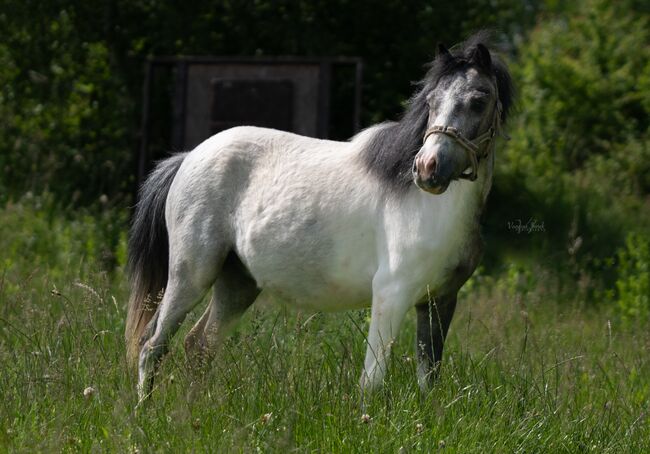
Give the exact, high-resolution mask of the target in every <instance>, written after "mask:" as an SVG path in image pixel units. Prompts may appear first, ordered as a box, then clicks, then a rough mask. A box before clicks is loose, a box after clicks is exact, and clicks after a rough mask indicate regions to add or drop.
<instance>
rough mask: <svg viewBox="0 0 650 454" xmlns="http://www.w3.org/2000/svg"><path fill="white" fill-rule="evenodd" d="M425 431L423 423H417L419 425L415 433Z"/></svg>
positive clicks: (416, 426)
mask: <svg viewBox="0 0 650 454" xmlns="http://www.w3.org/2000/svg"><path fill="white" fill-rule="evenodd" d="M423 430H424V426H423V425H422V424H421V423H417V424H416V425H415V431H416V432H417V433H422V431H423Z"/></svg>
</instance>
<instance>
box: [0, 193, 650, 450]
mask: <svg viewBox="0 0 650 454" xmlns="http://www.w3.org/2000/svg"><path fill="white" fill-rule="evenodd" d="M98 219H99V220H98ZM0 220H1V221H2V222H0V227H1V231H0V234H1V236H0V248H1V250H2V251H3V253H2V254H3V257H2V262H0V263H1V264H2V269H0V364H1V366H0V367H1V369H0V370H1V373H0V399H2V405H0V421H1V422H2V423H1V430H0V451H10V452H55V451H71V452H78V451H81V452H105V451H108V452H188V451H208V452H436V451H438V450H440V451H445V452H553V453H555V452H643V451H647V450H648V449H649V448H650V423H649V421H648V418H647V408H648V407H647V402H648V398H649V397H650V362H649V361H648V355H647V351H648V346H649V345H650V333H649V330H648V326H647V324H646V323H641V322H635V321H631V322H630V321H628V322H626V323H623V321H622V319H621V317H620V316H619V314H618V313H617V312H616V311H615V310H614V307H613V306H612V305H610V304H599V303H598V302H594V301H587V300H586V299H587V297H586V296H585V295H584V294H582V293H581V292H579V291H577V292H576V291H575V290H573V289H574V287H575V286H573V287H571V286H569V287H567V286H563V285H561V283H560V282H558V281H557V280H556V279H555V278H554V277H553V276H552V274H549V273H548V272H547V271H546V270H544V269H543V268H541V267H540V266H539V265H533V264H528V265H525V264H522V263H520V262H516V261H514V259H513V261H512V262H507V261H505V262H504V263H506V265H505V266H502V267H500V268H499V269H496V270H487V269H486V268H484V267H483V268H481V269H480V270H479V272H478V273H477V274H475V276H474V277H473V278H472V280H471V281H470V282H469V283H468V285H467V286H466V287H465V288H464V289H463V291H462V293H461V296H460V301H459V306H458V309H457V312H456V316H455V318H454V321H453V323H452V327H451V330H450V335H449V338H448V341H447V348H446V356H445V360H444V365H443V367H442V372H441V376H440V380H439V381H438V383H437V384H436V385H435V386H434V387H433V389H431V391H430V392H428V393H426V394H422V393H420V391H419V389H418V387H417V383H416V378H415V361H414V352H413V347H414V342H415V329H414V318H415V317H414V314H409V317H408V318H407V320H406V323H405V327H404V330H403V332H402V333H401V336H400V338H399V339H398V342H397V344H396V346H395V350H394V355H393V361H392V362H391V366H390V371H389V374H388V378H387V381H386V384H385V389H384V390H382V391H379V392H377V393H376V394H374V395H372V396H369V397H368V398H367V401H366V408H365V410H364V411H365V413H366V414H367V417H363V418H362V415H363V413H364V411H362V409H361V405H360V390H359V387H358V377H359V374H360V371H361V366H362V362H363V355H364V352H365V345H364V336H365V334H366V332H367V328H368V316H369V314H368V312H366V311H356V312H347V313H335V314H321V313H315V314H312V313H297V312H295V311H292V310H289V309H286V308H284V307H283V306H282V305H281V304H279V303H278V302H274V301H261V302H260V304H258V305H256V306H254V308H253V309H252V310H251V311H250V312H249V313H248V314H247V315H246V316H245V317H244V319H243V320H242V323H241V324H240V325H239V326H238V328H237V329H236V331H235V332H234V333H233V336H232V338H231V339H230V340H229V341H228V343H227V345H226V346H225V347H224V350H223V351H222V353H221V355H220V356H219V357H218V358H217V359H216V360H215V361H214V363H213V364H212V365H209V366H205V367H202V368H199V369H190V368H189V367H188V365H187V363H186V359H185V354H184V351H183V349H182V338H183V334H184V333H185V332H186V331H187V329H188V328H189V326H190V323H186V324H185V325H184V327H183V329H182V330H181V332H180V333H179V335H178V336H177V337H176V338H175V343H174V345H173V346H172V348H171V353H170V354H169V355H168V356H167V357H166V359H165V361H164V363H163V365H162V368H161V371H160V375H159V377H158V382H157V383H158V385H157V387H156V389H155V391H154V394H153V398H152V399H151V401H150V402H148V403H147V404H146V405H144V406H143V407H141V408H139V409H138V410H137V411H136V410H135V406H136V403H137V397H136V392H135V374H134V373H133V372H132V371H130V370H128V368H127V366H126V361H125V354H124V342H123V329H124V314H125V302H126V298H127V293H128V292H127V287H126V279H125V276H124V271H123V267H122V264H123V261H124V257H123V255H124V232H123V223H122V222H123V219H120V218H119V216H118V217H116V216H114V214H112V213H110V212H108V213H107V214H106V216H105V219H104V220H101V217H99V218H97V217H84V216H77V217H75V218H72V219H71V218H65V217H63V216H62V215H60V214H57V213H54V212H47V210H43V209H42V208H39V203H38V202H33V201H32V202H29V203H25V204H22V205H21V204H17V205H14V206H8V207H6V208H5V209H4V210H3V211H2V213H1V214H0ZM111 220H112V221H111ZM109 221H111V222H113V223H112V224H111V222H109ZM107 225H108V227H106V226H107ZM111 234H113V236H114V237H115V238H116V240H115V241H117V248H116V251H117V252H116V253H115V257H109V259H107V257H106V254H105V252H102V251H104V248H105V247H106V245H105V244H102V241H106V238H107V237H110V236H111ZM107 261H108V262H111V261H115V262H117V266H116V267H113V268H111V269H110V271H107V270H106V269H105V268H106V262H107ZM488 271H489V272H488ZM199 310H200V309H198V308H197V310H196V311H195V313H193V314H192V316H191V318H196V317H197V316H198V315H199V314H198V313H199ZM188 322H191V320H188Z"/></svg>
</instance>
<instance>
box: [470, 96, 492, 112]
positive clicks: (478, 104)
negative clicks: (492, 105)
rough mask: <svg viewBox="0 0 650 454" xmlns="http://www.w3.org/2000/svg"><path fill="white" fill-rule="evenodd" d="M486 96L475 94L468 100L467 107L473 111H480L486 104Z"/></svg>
mask: <svg viewBox="0 0 650 454" xmlns="http://www.w3.org/2000/svg"><path fill="white" fill-rule="evenodd" d="M487 101H488V97H487V96H475V97H473V98H472V99H471V100H470V101H469V107H470V108H471V109H472V110H473V111H475V112H481V111H482V110H483V109H485V106H486V105H487Z"/></svg>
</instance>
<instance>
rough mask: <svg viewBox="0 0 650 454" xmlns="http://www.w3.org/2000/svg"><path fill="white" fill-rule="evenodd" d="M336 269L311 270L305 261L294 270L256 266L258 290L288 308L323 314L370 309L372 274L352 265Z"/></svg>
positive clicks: (341, 264) (342, 264) (255, 274)
mask: <svg viewBox="0 0 650 454" xmlns="http://www.w3.org/2000/svg"><path fill="white" fill-rule="evenodd" d="M345 262H347V260H345V261H343V262H342V263H336V264H335V265H334V266H332V267H327V268H325V267H317V266H313V265H314V263H313V262H312V263H311V264H310V265H311V267H310V268H307V266H306V264H305V263H304V262H303V261H297V262H294V263H295V265H294V264H292V266H286V263H285V264H284V266H281V265H280V264H277V266H275V267H261V266H259V265H253V266H252V274H253V277H254V278H255V279H256V281H257V283H258V286H259V287H260V288H262V289H263V290H264V291H266V292H269V293H271V294H273V295H275V296H277V297H278V298H279V299H280V300H283V301H284V302H285V303H287V304H291V305H293V306H297V307H299V308H304V309H310V310H319V311H339V310H346V309H358V308H363V307H367V306H369V305H370V302H371V300H372V273H370V272H368V270H366V269H365V268H367V267H363V266H359V267H357V268H353V267H351V266H350V263H349V262H348V263H347V264H346V263H345ZM258 263H259V262H258Z"/></svg>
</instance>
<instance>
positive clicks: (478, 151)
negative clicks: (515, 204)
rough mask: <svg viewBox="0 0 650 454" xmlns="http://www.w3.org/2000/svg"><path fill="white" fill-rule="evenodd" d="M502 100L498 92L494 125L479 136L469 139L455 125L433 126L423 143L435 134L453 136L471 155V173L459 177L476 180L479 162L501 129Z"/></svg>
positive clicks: (427, 132) (426, 133) (485, 155)
mask: <svg viewBox="0 0 650 454" xmlns="http://www.w3.org/2000/svg"><path fill="white" fill-rule="evenodd" d="M501 111H502V107H501V101H500V100H499V95H498V93H497V105H496V108H495V109H494V112H493V113H494V117H493V118H492V125H491V126H490V128H489V129H488V130H487V131H486V132H484V133H483V134H481V135H479V136H478V137H475V138H474V140H468V139H467V138H465V137H464V136H463V134H462V133H461V132H460V131H459V130H458V129H456V128H454V127H453V126H438V125H436V126H431V127H430V128H429V129H427V130H426V132H425V133H424V139H423V140H422V143H423V144H424V143H425V142H426V141H427V139H428V138H429V136H431V135H433V134H444V135H446V136H448V137H451V138H452V139H454V140H455V141H456V143H458V145H460V146H461V147H463V148H464V149H465V150H466V151H467V156H468V157H469V160H470V168H471V172H470V173H461V174H460V176H459V177H458V178H462V179H464V180H469V181H474V180H476V177H477V176H478V162H479V160H481V159H484V158H486V157H487V155H488V154H489V153H490V143H491V142H492V139H493V138H494V136H496V135H497V132H498V130H499V126H500V121H501ZM484 143H485V144H486V145H485V146H484V147H481V145H483V144H484Z"/></svg>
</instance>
